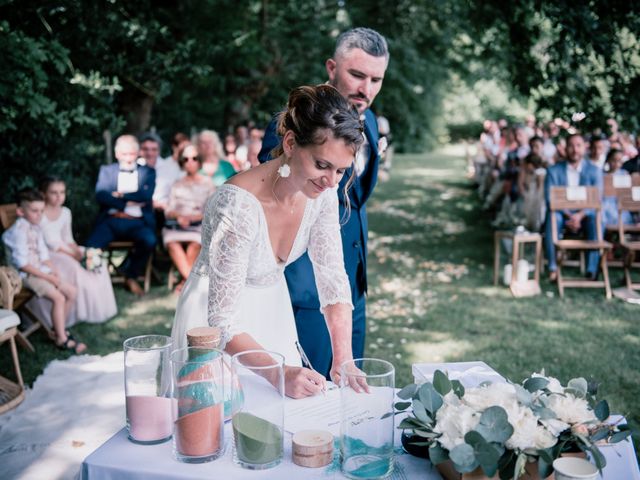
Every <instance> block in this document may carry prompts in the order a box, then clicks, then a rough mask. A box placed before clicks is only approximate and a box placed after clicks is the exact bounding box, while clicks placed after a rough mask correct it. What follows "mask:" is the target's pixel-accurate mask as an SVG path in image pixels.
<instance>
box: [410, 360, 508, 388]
mask: <svg viewBox="0 0 640 480" xmlns="http://www.w3.org/2000/svg"><path fill="white" fill-rule="evenodd" d="M411 370H412V373H413V378H414V381H415V382H416V383H418V384H422V383H425V382H432V381H433V374H434V373H435V371H436V370H441V371H442V372H444V373H446V374H447V375H448V376H449V379H450V380H459V381H460V383H462V385H463V386H464V387H465V388H473V387H477V386H478V385H480V384H481V383H482V382H492V383H505V382H506V380H505V379H504V377H503V376H502V375H500V374H499V373H498V372H496V371H495V370H494V369H493V368H491V367H490V366H489V365H487V364H486V363H484V362H450V363H414V364H413V365H412V366H411Z"/></svg>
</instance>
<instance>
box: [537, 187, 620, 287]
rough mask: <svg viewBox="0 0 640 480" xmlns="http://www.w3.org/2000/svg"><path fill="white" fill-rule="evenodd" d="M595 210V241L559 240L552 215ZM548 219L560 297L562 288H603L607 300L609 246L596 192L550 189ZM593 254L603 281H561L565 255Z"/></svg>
mask: <svg viewBox="0 0 640 480" xmlns="http://www.w3.org/2000/svg"><path fill="white" fill-rule="evenodd" d="M585 209H589V210H595V213H596V231H597V235H598V238H597V239H596V240H584V239H569V240H561V239H560V238H559V235H558V225H557V223H556V221H555V213H556V212H560V211H563V210H585ZM549 210H550V214H549V218H550V220H551V235H552V241H553V244H554V245H555V247H556V256H557V257H558V291H559V293H560V297H563V296H564V289H565V288H566V287H576V288H604V289H605V295H606V296H607V298H608V299H609V298H611V285H610V283H609V269H608V267H607V253H608V252H609V250H611V248H612V247H613V245H611V243H609V242H605V241H604V240H603V239H602V215H601V213H602V212H601V202H600V192H599V191H598V188H597V187H551V192H550V202H549ZM594 250H595V251H597V252H599V253H600V268H601V269H602V276H603V280H602V281H598V280H587V279H584V278H564V276H563V274H562V266H563V264H564V260H565V258H566V256H567V253H568V252H570V251H583V252H584V251H594Z"/></svg>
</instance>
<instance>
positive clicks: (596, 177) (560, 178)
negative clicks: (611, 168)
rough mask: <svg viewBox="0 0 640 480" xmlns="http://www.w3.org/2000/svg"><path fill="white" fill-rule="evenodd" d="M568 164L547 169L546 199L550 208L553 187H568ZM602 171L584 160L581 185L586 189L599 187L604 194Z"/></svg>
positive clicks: (563, 163)
mask: <svg viewBox="0 0 640 480" xmlns="http://www.w3.org/2000/svg"><path fill="white" fill-rule="evenodd" d="M567 166H568V164H567V162H566V161H564V162H559V163H556V164H555V165H552V166H550V167H549V168H548V169H547V176H546V178H545V181H544V198H545V200H546V202H547V207H548V206H549V198H550V195H551V187H566V186H567ZM602 182H603V180H602V170H601V169H600V168H598V167H596V166H595V165H594V164H593V163H591V162H590V161H588V160H582V171H581V172H580V183H579V185H581V186H584V187H598V189H599V190H600V193H601V194H602V188H603V183H602Z"/></svg>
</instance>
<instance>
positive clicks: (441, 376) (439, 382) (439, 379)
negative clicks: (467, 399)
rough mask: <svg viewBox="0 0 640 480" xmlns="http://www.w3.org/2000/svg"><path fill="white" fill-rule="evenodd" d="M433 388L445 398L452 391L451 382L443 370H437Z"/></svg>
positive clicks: (434, 375)
mask: <svg viewBox="0 0 640 480" xmlns="http://www.w3.org/2000/svg"><path fill="white" fill-rule="evenodd" d="M433 388H435V389H436V392H438V393H439V394H440V395H442V396H443V397H444V396H445V395H446V394H447V393H449V392H450V391H451V388H452V386H451V380H449V377H447V375H446V374H445V373H444V372H442V371H441V370H436V371H435V373H434V374H433Z"/></svg>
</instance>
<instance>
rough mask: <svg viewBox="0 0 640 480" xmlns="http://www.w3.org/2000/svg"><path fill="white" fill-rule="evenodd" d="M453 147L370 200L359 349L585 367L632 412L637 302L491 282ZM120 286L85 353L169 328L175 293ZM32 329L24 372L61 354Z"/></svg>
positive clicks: (569, 370)
mask: <svg viewBox="0 0 640 480" xmlns="http://www.w3.org/2000/svg"><path fill="white" fill-rule="evenodd" d="M461 153H462V152H461V151H460V150H455V149H449V150H444V151H441V152H437V153H433V154H425V155H407V156H398V157H397V159H396V161H395V164H394V168H393V172H392V176H391V179H390V180H389V181H387V182H385V183H381V184H380V185H379V186H378V188H377V190H376V193H375V196H374V198H373V199H372V200H371V202H370V207H369V222H370V242H369V280H370V296H369V303H368V316H369V333H368V336H367V346H366V352H367V355H369V356H373V357H379V358H385V359H388V360H390V361H391V362H392V363H393V364H394V365H395V366H396V368H397V371H398V375H397V384H398V385H402V384H405V383H408V382H410V381H411V363H413V362H418V361H420V362H445V361H469V360H483V361H484V362H486V363H488V364H489V365H491V366H493V367H494V368H496V369H497V370H498V371H500V372H501V373H502V374H504V375H505V376H507V377H509V378H511V379H513V380H516V381H520V380H521V379H522V378H523V377H524V376H525V375H527V374H529V373H530V372H533V371H539V370H541V369H543V368H544V369H546V371H547V373H549V374H551V375H554V376H557V377H559V378H560V379H561V380H562V381H566V380H568V379H569V378H571V377H574V376H584V377H587V378H591V379H596V380H598V381H600V382H602V387H601V391H602V392H603V393H604V394H605V395H606V397H607V398H609V399H610V403H611V404H612V409H613V411H615V412H621V413H624V414H626V415H628V416H630V417H633V418H635V419H636V420H638V419H639V418H640V417H639V415H638V413H640V400H639V398H640V371H639V370H638V365H640V348H639V347H640V334H639V331H638V326H639V324H640V308H639V307H637V306H632V305H628V304H624V303H622V302H621V301H619V300H611V301H606V300H605V299H604V295H603V294H601V293H600V292H599V291H576V290H569V291H568V293H567V296H566V298H565V299H563V300H561V299H559V298H558V296H557V293H556V289H555V287H554V286H552V285H550V284H548V283H546V282H545V283H543V285H542V288H543V294H542V295H541V296H538V297H536V298H531V299H519V300H516V299H513V298H512V297H511V296H510V294H509V292H508V290H507V289H506V288H504V287H493V286H492V284H491V282H492V273H491V268H492V267H491V266H492V242H493V240H492V231H491V229H490V227H489V218H487V216H486V215H485V214H483V213H482V212H481V211H480V210H479V208H478V201H477V199H476V197H475V191H474V190H473V189H472V188H471V186H470V184H469V182H468V181H467V180H466V179H465V178H464V171H465V163H464V159H463V157H462V155H461ZM612 276H613V279H614V280H613V281H614V282H617V281H619V279H620V274H619V273H616V272H613V275H612ZM117 297H118V305H119V306H120V313H119V314H118V316H117V317H115V318H114V319H113V320H111V321H109V322H107V323H105V324H101V325H87V324H83V325H78V326H77V327H74V329H73V331H74V332H75V333H77V334H78V336H80V337H81V338H82V339H83V340H85V341H86V343H87V344H88V345H89V348H90V353H92V354H106V353H109V352H113V351H116V350H119V349H120V348H121V346H122V341H123V340H124V339H125V338H127V337H130V336H133V335H140V334H143V333H150V332H154V333H168V332H169V331H170V325H171V321H172V319H173V311H174V309H175V304H176V297H175V295H173V294H170V293H169V292H168V291H167V289H166V286H164V285H162V286H161V285H158V286H155V287H154V288H153V289H152V291H151V293H150V294H149V295H147V296H146V297H145V298H144V299H142V300H135V299H134V298H133V296H132V295H130V294H129V293H126V292H124V291H122V290H121V289H120V288H117ZM31 338H32V339H33V340H34V344H35V345H36V348H37V352H36V354H29V353H27V352H26V351H24V350H22V349H21V350H20V358H21V361H22V367H23V373H24V375H25V380H26V381H27V382H29V383H32V382H33V381H34V380H35V378H36V377H37V375H39V374H40V373H41V372H42V370H43V369H44V367H45V366H46V364H47V363H48V362H49V361H50V360H52V359H55V358H65V357H66V356H68V354H66V353H65V352H61V351H59V350H57V349H56V348H55V347H54V346H53V345H52V343H51V342H49V341H48V340H46V339H45V338H44V337H43V336H42V335H40V334H35V335H33V336H32V337H31ZM8 366H9V356H8V348H6V346H5V347H4V348H2V349H0V373H2V374H9V375H10V373H9V372H8V370H9V368H8Z"/></svg>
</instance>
